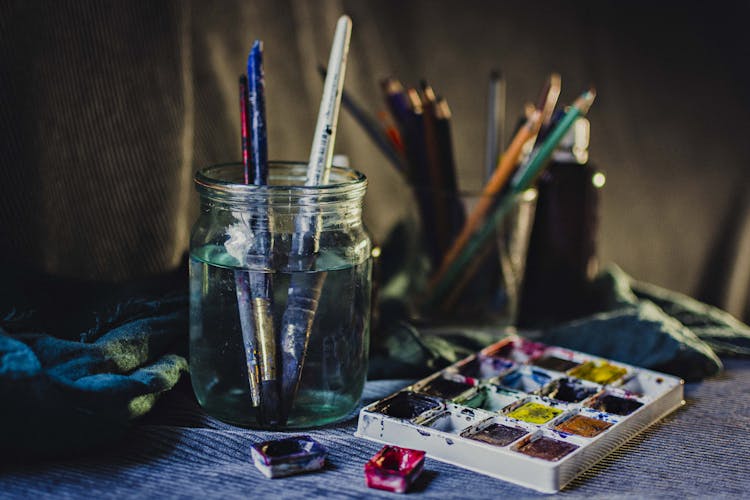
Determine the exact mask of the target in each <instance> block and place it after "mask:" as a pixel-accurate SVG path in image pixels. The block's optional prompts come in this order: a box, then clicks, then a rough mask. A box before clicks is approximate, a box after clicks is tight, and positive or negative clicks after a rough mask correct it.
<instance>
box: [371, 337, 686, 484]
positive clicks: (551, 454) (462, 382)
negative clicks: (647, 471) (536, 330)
mask: <svg viewBox="0 0 750 500" xmlns="http://www.w3.org/2000/svg"><path fill="white" fill-rule="evenodd" d="M681 404H683V382H682V380H680V379H678V378H676V377H673V376H670V375H664V374H662V373H657V372H653V371H650V370H645V369H642V368H637V367H635V366H630V365H626V364H624V363H619V362H616V361H611V360H607V359H602V358H598V357H596V356H591V355H589V354H585V353H582V352H578V351H571V350H569V349H564V348H561V347H555V346H548V345H544V344H540V343H538V342H531V341H528V340H525V339H523V338H521V337H517V336H512V337H508V338H506V339H503V340H501V341H500V342H497V343H496V344H493V345H491V346H489V347H487V348H485V349H483V350H482V351H480V352H479V353H477V354H474V355H471V356H469V357H468V358H466V359H463V360H461V361H459V362H457V363H455V364H453V365H451V366H449V367H448V368H446V369H444V370H442V371H440V372H438V373H434V374H432V375H430V376H429V377H427V378H425V379H423V380H420V381H419V382H416V383H415V384H412V385H410V386H408V387H405V388H404V389H402V390H400V391H399V392H397V393H395V394H392V395H390V396H388V397H387V398H385V399H382V400H380V401H377V402H375V403H373V404H370V405H368V406H366V407H365V408H363V409H362V410H361V411H360V414H359V423H358V426H357V432H356V435H357V436H359V437H363V438H367V439H371V440H373V441H378V442H383V443H388V444H393V445H396V446H402V447H406V448H412V449H416V450H424V451H425V452H427V455H428V456H429V457H431V458H435V459H437V460H441V461H444V462H448V463H451V464H454V465H457V466H459V467H464V468H467V469H470V470H473V471H476V472H480V473H482V474H487V475H490V476H493V477H497V478H499V479H503V480H506V481H510V482H512V483H516V484H520V485H522V486H526V487H529V488H533V489H535V490H538V491H542V492H548V493H553V492H556V491H559V490H560V489H561V488H563V487H564V486H565V485H566V484H568V483H569V482H570V481H572V480H573V478H575V477H576V476H577V475H578V474H580V473H581V472H583V471H584V470H586V469H588V468H589V467H591V466H592V465H594V464H595V463H596V462H598V461H599V460H601V459H602V458H604V457H605V456H606V455H608V454H609V453H611V452H612V451H613V450H615V449H616V448H617V447H619V446H620V445H622V444H623V443H625V442H626V441H628V440H629V439H631V438H632V437H633V436H635V435H636V434H638V433H639V432H641V431H642V430H644V429H645V428H647V427H648V426H650V425H651V424H653V423H655V422H656V421H658V420H659V419H661V418H662V417H663V416H665V415H666V414H668V413H670V412H672V411H674V410H675V409H677V408H678V407H679V406H680V405H681Z"/></svg>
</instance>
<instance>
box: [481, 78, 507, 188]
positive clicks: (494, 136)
mask: <svg viewBox="0 0 750 500" xmlns="http://www.w3.org/2000/svg"><path fill="white" fill-rule="evenodd" d="M505 101H506V97H505V79H504V78H503V76H502V74H501V73H500V72H499V71H495V70H493V71H492V72H491V73H490V82H489V89H488V92H487V137H486V139H485V141H486V144H485V158H484V165H485V179H486V180H489V179H490V178H491V177H492V173H493V172H494V171H495V167H496V166H497V161H498V159H499V158H500V151H501V148H502V145H503V144H504V142H503V132H504V130H503V129H504V127H505Z"/></svg>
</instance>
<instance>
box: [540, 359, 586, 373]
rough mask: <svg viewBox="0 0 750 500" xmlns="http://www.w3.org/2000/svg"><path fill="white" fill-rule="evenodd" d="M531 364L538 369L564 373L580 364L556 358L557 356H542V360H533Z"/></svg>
mask: <svg viewBox="0 0 750 500" xmlns="http://www.w3.org/2000/svg"><path fill="white" fill-rule="evenodd" d="M533 363H534V364H535V365H536V366H538V367H540V368H544V369H545V370H552V371H555V372H566V371H568V370H570V369H571V368H575V367H576V366H578V365H580V363H576V362H575V361H571V360H569V359H562V358H558V357H557V356H544V357H543V358H539V359H537V360H534V362H533Z"/></svg>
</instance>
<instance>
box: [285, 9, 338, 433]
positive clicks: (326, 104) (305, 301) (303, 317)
mask: <svg viewBox="0 0 750 500" xmlns="http://www.w3.org/2000/svg"><path fill="white" fill-rule="evenodd" d="M351 30H352V21H351V19H350V18H349V17H348V16H341V17H340V18H339V20H338V23H337V24H336V33H335V34H334V37H333V44H332V46H331V54H330V57H329V61H328V74H327V75H326V79H325V83H324V85H323V97H322V98H321V102H320V110H319V112H318V120H317V124H316V126H315V134H314V136H313V143H312V147H311V149H310V161H309V163H308V166H307V177H306V180H305V186H311V187H316V186H321V185H325V184H327V183H328V178H329V175H330V172H331V162H332V159H333V146H334V143H335V140H336V127H337V123H338V116H339V109H340V107H341V93H342V90H343V87H344V77H345V74H346V62H347V56H348V53H349V40H350V38H351ZM312 212H313V213H310V212H309V211H308V210H306V209H305V207H300V213H299V214H298V215H297V217H296V218H295V231H294V234H293V236H292V248H291V255H290V259H289V260H290V267H292V268H293V270H294V271H296V272H294V273H293V274H292V277H291V280H290V283H289V295H288V298H287V307H286V310H285V311H284V316H283V318H282V327H281V344H282V378H281V381H282V393H281V394H282V405H281V406H282V415H281V423H282V424H283V423H285V422H286V420H287V418H288V417H289V412H290V411H291V409H292V407H293V405H294V400H295V398H296V395H297V390H298V389H299V382H300V376H301V374H302V368H303V366H304V362H305V356H306V353H307V346H308V343H309V341H310V335H311V333H312V332H311V331H312V325H313V321H314V319H315V313H316V311H317V308H318V300H319V299H320V293H321V290H322V288H323V283H324V281H325V278H326V273H325V272H324V271H317V272H310V271H311V270H313V268H314V264H315V254H316V253H317V251H318V249H319V243H320V241H319V240H320V224H319V220H318V216H316V215H315V213H314V209H312Z"/></svg>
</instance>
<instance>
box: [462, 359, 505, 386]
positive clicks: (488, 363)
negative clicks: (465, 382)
mask: <svg viewBox="0 0 750 500" xmlns="http://www.w3.org/2000/svg"><path fill="white" fill-rule="evenodd" d="M513 366H515V363H513V362H512V361H511V360H509V359H503V358H493V357H488V356H482V355H480V356H477V357H476V358H474V359H472V360H471V361H468V362H467V363H464V364H462V365H460V366H459V367H458V373H459V374H461V375H463V376H464V377H468V378H471V379H477V380H486V379H488V378H492V377H496V376H498V375H500V374H501V373H503V372H506V371H508V370H509V369H511V368H513Z"/></svg>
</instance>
